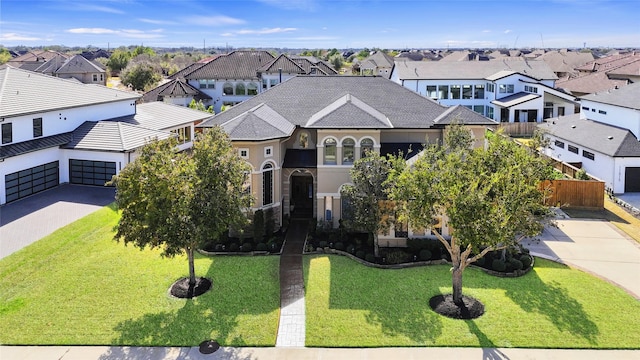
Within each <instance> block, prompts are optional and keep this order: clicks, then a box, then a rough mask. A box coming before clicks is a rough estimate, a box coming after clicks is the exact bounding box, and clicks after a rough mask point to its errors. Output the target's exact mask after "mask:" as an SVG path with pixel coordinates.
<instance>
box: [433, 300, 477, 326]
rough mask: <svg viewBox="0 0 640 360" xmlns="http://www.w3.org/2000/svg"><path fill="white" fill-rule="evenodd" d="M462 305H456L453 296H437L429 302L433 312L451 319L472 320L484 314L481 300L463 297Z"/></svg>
mask: <svg viewBox="0 0 640 360" xmlns="http://www.w3.org/2000/svg"><path fill="white" fill-rule="evenodd" d="M462 303H463V304H462V305H457V304H456V303H454V302H453V294H448V295H436V296H434V297H432V298H431V299H430V300H429V306H431V308H432V309H433V311H435V312H437V313H438V314H440V315H443V316H446V317H449V318H453V319H462V320H470V319H475V318H478V317H480V316H482V314H484V305H483V304H482V303H481V302H480V301H479V300H476V299H474V298H472V297H468V296H464V295H462Z"/></svg>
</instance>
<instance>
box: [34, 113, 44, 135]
mask: <svg viewBox="0 0 640 360" xmlns="http://www.w3.org/2000/svg"><path fill="white" fill-rule="evenodd" d="M40 136H42V118H35V119H33V137H34V138H37V137H40Z"/></svg>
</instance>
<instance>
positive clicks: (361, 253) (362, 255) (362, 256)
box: [356, 250, 365, 259]
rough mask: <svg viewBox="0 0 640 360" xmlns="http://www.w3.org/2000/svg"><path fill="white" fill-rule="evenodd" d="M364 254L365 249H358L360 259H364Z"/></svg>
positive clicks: (357, 254) (357, 255)
mask: <svg viewBox="0 0 640 360" xmlns="http://www.w3.org/2000/svg"><path fill="white" fill-rule="evenodd" d="M364 255H365V253H364V251H362V250H358V251H356V257H358V258H360V259H364Z"/></svg>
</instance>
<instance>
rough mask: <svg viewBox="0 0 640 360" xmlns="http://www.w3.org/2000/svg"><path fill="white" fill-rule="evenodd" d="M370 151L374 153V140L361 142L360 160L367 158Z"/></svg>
mask: <svg viewBox="0 0 640 360" xmlns="http://www.w3.org/2000/svg"><path fill="white" fill-rule="evenodd" d="M369 151H373V140H371V139H362V140H361V141H360V158H363V157H367V155H368V154H367V153H368V152H369Z"/></svg>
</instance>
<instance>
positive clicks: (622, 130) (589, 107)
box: [539, 83, 640, 194]
mask: <svg viewBox="0 0 640 360" xmlns="http://www.w3.org/2000/svg"><path fill="white" fill-rule="evenodd" d="M580 103H581V112H580V114H575V115H571V116H565V117H560V118H557V119H550V120H548V121H547V122H546V123H545V124H541V125H539V128H541V129H543V130H544V131H545V132H546V134H547V135H546V136H547V138H548V139H549V140H550V144H549V147H548V148H547V149H545V152H546V153H547V154H548V155H550V156H552V157H555V158H557V159H559V160H561V161H564V162H568V163H578V165H580V166H581V167H582V168H583V169H584V170H585V171H586V172H587V173H589V174H590V175H592V176H595V177H597V178H598V179H600V180H602V181H604V182H605V184H606V186H607V188H608V189H611V191H613V192H614V193H616V194H620V193H626V192H640V141H639V139H640V83H638V84H632V85H628V86H625V87H623V88H620V89H617V90H610V91H605V92H602V93H596V94H591V95H586V96H584V97H581V98H580Z"/></svg>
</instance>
